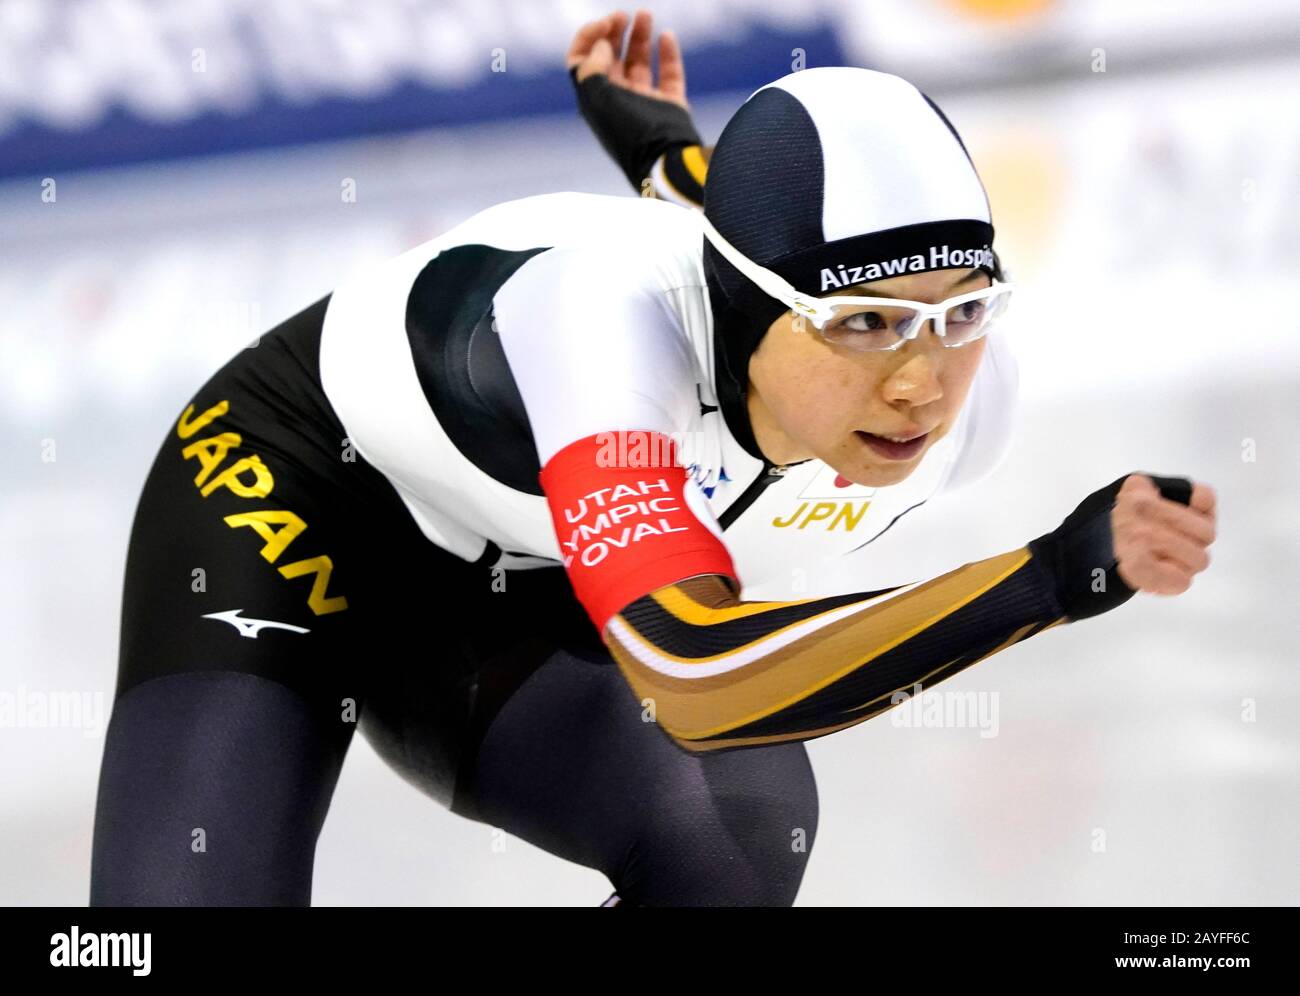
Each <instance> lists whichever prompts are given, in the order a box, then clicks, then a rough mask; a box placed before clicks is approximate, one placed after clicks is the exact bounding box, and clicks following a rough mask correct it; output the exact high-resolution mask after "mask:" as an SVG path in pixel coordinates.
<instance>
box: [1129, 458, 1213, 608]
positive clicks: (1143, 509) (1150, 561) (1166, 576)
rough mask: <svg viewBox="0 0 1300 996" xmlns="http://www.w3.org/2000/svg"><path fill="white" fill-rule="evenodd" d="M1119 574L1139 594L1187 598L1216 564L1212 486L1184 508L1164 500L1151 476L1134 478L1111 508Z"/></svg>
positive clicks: (1200, 488)
mask: <svg viewBox="0 0 1300 996" xmlns="http://www.w3.org/2000/svg"><path fill="white" fill-rule="evenodd" d="M1110 522H1111V537H1112V542H1113V543H1114V547H1115V557H1116V561H1117V563H1116V570H1117V571H1118V572H1119V576H1120V577H1121V578H1122V579H1123V581H1124V583H1125V584H1126V585H1128V586H1129V587H1130V588H1132V589H1133V590H1134V591H1149V592H1153V593H1155V594H1157V595H1181V594H1182V593H1183V592H1185V591H1186V590H1187V589H1188V588H1190V587H1191V586H1192V577H1193V576H1194V575H1197V574H1199V573H1201V571H1203V570H1205V568H1207V567H1208V566H1209V565H1210V555H1209V553H1208V550H1209V546H1210V544H1211V543H1213V542H1214V534H1215V495H1214V489H1212V488H1211V487H1210V486H1209V485H1207V484H1194V485H1193V486H1192V494H1191V500H1190V501H1189V502H1188V504H1186V505H1183V504H1181V503H1180V502H1176V501H1170V500H1169V499H1168V498H1164V497H1162V496H1161V494H1160V492H1159V490H1158V489H1157V488H1156V486H1155V483H1154V482H1153V481H1152V480H1151V478H1149V477H1147V476H1146V475H1145V474H1130V475H1129V476H1128V477H1127V478H1125V479H1124V483H1123V484H1122V485H1121V486H1120V489H1119V493H1118V494H1117V495H1116V496H1115V507H1114V508H1113V509H1111V513H1110Z"/></svg>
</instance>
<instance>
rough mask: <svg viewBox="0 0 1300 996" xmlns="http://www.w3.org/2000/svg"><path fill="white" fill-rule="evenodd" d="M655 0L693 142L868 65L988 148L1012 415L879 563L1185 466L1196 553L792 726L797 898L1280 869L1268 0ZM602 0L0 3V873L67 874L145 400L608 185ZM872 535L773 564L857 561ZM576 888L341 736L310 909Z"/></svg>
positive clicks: (1024, 522)
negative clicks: (990, 445)
mask: <svg viewBox="0 0 1300 996" xmlns="http://www.w3.org/2000/svg"><path fill="white" fill-rule="evenodd" d="M650 9H651V10H652V11H653V13H654V14H655V17H656V30H659V29H662V28H664V27H671V28H673V29H674V30H675V31H676V32H677V33H678V36H679V38H680V39H681V42H682V45H683V48H684V51H685V57H686V68H687V85H688V94H689V97H690V99H691V102H692V106H693V108H694V110H695V116H696V121H697V124H698V126H699V128H700V131H701V133H702V134H703V135H704V137H705V140H706V141H707V142H709V143H712V141H714V140H715V139H716V137H717V135H718V134H719V132H720V130H721V128H722V125H723V124H724V123H725V121H726V119H727V118H728V116H729V115H730V114H731V113H732V112H733V111H734V110H735V109H736V107H738V106H739V104H740V103H741V102H742V101H743V100H744V98H745V97H746V96H747V95H748V94H749V93H750V92H752V90H754V89H755V88H757V87H758V86H761V85H762V84H764V83H766V82H769V81H770V80H772V79H775V78H777V77H780V76H782V75H785V74H786V73H788V72H790V71H791V70H792V69H794V68H799V67H801V66H820V65H838V64H849V65H859V66H866V67H869V68H877V69H884V70H888V71H892V72H897V73H899V74H901V75H904V76H906V77H908V78H909V79H911V80H912V81H913V82H915V83H916V84H917V85H919V86H920V87H921V88H922V89H924V90H925V91H926V92H927V93H928V94H929V95H930V96H931V97H933V98H934V99H935V100H936V101H937V102H939V104H940V105H941V106H942V107H943V108H944V110H945V111H946V112H947V114H948V115H949V117H950V118H952V120H953V121H954V123H955V124H956V126H957V127H958V129H960V131H961V133H962V135H963V137H964V139H965V140H966V143H967V145H968V147H969V149H970V151H971V153H972V155H973V157H974V159H975V162H976V164H977V166H978V168H979V169H980V172H981V174H982V175H983V177H984V179H985V181H986V184H987V186H988V188H989V191H990V196H991V198H992V201H993V211H994V222H995V224H996V226H997V230H998V238H999V245H1000V247H1002V249H1003V251H1004V253H1005V255H1006V257H1007V258H1008V261H1009V262H1010V264H1011V266H1012V268H1013V270H1014V275H1015V277H1016V279H1017V281H1018V283H1019V285H1020V290H1019V293H1018V298H1017V301H1016V304H1015V307H1014V309H1013V312H1012V316H1011V317H1009V318H1008V320H1007V324H1006V326H1005V327H1004V328H1002V329H1000V330H999V332H998V333H997V334H1005V335H1008V336H1011V337H1012V338H1013V339H1014V341H1015V344H1016V350H1017V353H1018V355H1019V357H1020V376H1021V394H1022V397H1021V412H1020V428H1019V435H1018V438H1017V440H1016V442H1015V445H1014V447H1013V449H1012V451H1011V453H1010V455H1009V457H1008V459H1007V460H1006V462H1005V463H1004V464H1003V465H1002V467H1001V468H1000V469H999V470H998V471H997V472H996V473H995V474H994V475H993V476H992V477H990V478H988V479H987V480H986V481H984V482H983V483H982V484H980V485H978V486H977V487H975V488H973V489H971V490H970V491H968V492H964V493H962V494H961V496H960V498H959V499H957V500H953V501H949V502H947V503H946V504H943V505H942V506H941V505H939V504H938V503H934V504H932V505H930V506H927V507H925V508H923V509H921V510H919V512H918V513H917V514H924V515H925V516H926V517H927V519H926V521H927V524H928V526H929V528H928V529H927V530H925V535H926V537H927V539H926V540H925V542H924V543H922V544H921V545H919V546H918V545H915V543H916V541H915V534H916V532H917V531H916V530H914V531H913V532H912V533H910V534H909V536H912V537H913V545H909V547H908V549H906V550H903V551H898V550H895V551H893V552H892V553H891V552H890V551H889V550H888V548H887V546H882V544H886V543H887V541H888V540H889V539H890V537H889V536H886V537H884V538H883V539H882V540H881V541H880V543H879V544H875V545H873V546H872V547H871V548H869V549H870V550H872V551H874V552H873V556H876V557H886V556H891V557H896V558H901V559H900V561H898V562H902V563H905V564H906V565H907V571H908V574H909V576H908V577H906V578H899V579H897V580H899V581H907V580H913V579H915V578H920V577H928V576H933V575H935V574H937V573H941V572H943V571H946V570H950V569H952V568H953V567H956V566H958V565H960V564H962V563H966V562H968V561H970V560H974V559H979V558H982V557H986V556H990V555H992V554H994V553H998V552H1001V551H1004V550H1007V549H1011V548H1013V547H1015V546H1019V545H1022V544H1023V543H1024V542H1026V541H1027V540H1029V539H1030V538H1032V537H1034V536H1036V535H1039V534H1040V533H1042V532H1045V531H1047V530H1048V529H1051V528H1053V527H1054V526H1055V525H1056V524H1057V523H1059V521H1060V520H1061V519H1062V518H1063V517H1064V516H1065V514H1066V513H1068V512H1069V511H1070V510H1071V509H1073V508H1074V506H1075V505H1076V504H1077V503H1078V502H1079V501H1080V500H1081V499H1082V498H1083V497H1084V496H1085V495H1087V494H1088V493H1090V492H1091V491H1094V490H1096V489H1097V488H1099V487H1101V486H1102V485H1104V484H1106V483H1108V482H1109V481H1111V480H1114V479H1115V478H1116V477H1118V476H1120V475H1121V474H1124V473H1126V472H1130V471H1133V470H1146V471H1150V472H1153V473H1165V474H1176V475H1180V476H1189V477H1192V478H1194V479H1197V480H1201V481H1206V482H1208V483H1210V484H1211V485H1213V486H1214V487H1215V488H1216V489H1217V491H1218V495H1219V502H1220V529H1219V538H1218V541H1217V543H1216V545H1215V547H1214V548H1213V555H1214V563H1213V565H1212V567H1211V568H1210V570H1209V571H1208V572H1207V573H1205V574H1203V575H1201V576H1200V577H1199V578H1198V579H1197V581H1196V583H1195V586H1194V587H1193V589H1192V590H1191V591H1190V592H1189V593H1188V594H1186V595H1184V596H1182V597H1179V598H1176V599H1167V598H1159V597H1155V596H1138V597H1137V598H1135V599H1134V600H1133V601H1132V602H1130V603H1129V604H1128V605H1127V606H1125V607H1124V608H1123V609H1122V610H1120V611H1117V612H1114V613H1111V614H1109V615H1106V616H1103V617H1101V618H1098V619H1094V620H1090V621H1087V622H1084V623H1081V624H1078V625H1075V626H1068V627H1061V628H1058V629H1055V630H1053V631H1051V632H1049V633H1046V634H1043V635H1041V636H1039V637H1037V638H1035V639H1033V640H1030V641H1028V642H1026V643H1023V644H1020V645H1018V646H1016V647H1014V648H1012V649H1011V650H1009V651H1007V652H1004V653H1002V654H1000V655H998V656H997V657H995V658H993V659H990V660H987V661H984V662H982V663H980V664H979V665H977V666H976V667H974V668H971V669H970V670H968V671H966V672H964V673H963V674H961V675H959V676H958V677H957V678H955V679H952V680H951V681H949V682H946V683H944V684H943V685H941V686H939V688H938V690H937V692H936V694H937V695H938V696H939V698H937V699H936V700H935V703H934V709H933V710H928V712H927V713H922V712H919V711H916V710H913V711H912V712H905V710H904V709H899V710H895V712H894V713H887V714H886V715H884V716H882V717H879V718H877V719H875V720H873V721H871V722H868V723H865V724H863V725H861V726H858V727H855V728H853V729H851V730H849V731H845V732H843V733H839V734H836V735H834V736H832V737H828V738H823V739H820V740H817V741H813V742H811V743H810V744H809V751H810V753H811V756H812V760H813V765H814V768H815V770H816V774H817V779H818V783H819V786H820V789H821V824H820V830H819V833H818V838H817V842H816V846H815V848H814V850H813V855H812V859H811V862H810V865H809V870H808V874H807V876H806V878H805V880H804V885H803V890H802V892H801V894H800V897H799V904H800V905H822V904H825V905H858V904H1012V903H1027V904H1048V905H1055V904H1080V905H1092V904H1107V905H1109V904H1115V905H1128V904H1155V905H1163V904H1193V905H1201V904H1205V905H1217V904H1287V905H1292V904H1295V903H1296V901H1297V898H1298V897H1300V862H1297V860H1296V842H1297V840H1298V839H1300V785H1298V778H1297V773H1298V771H1300V682H1298V681H1297V670H1296V669H1297V661H1296V656H1295V653H1294V647H1295V639H1296V635H1297V626H1296V608H1297V591H1300V567H1298V566H1297V565H1298V564H1300V528H1298V527H1297V524H1296V523H1297V519H1296V514H1297V513H1296V511H1295V509H1296V495H1297V494H1300V461H1297V451H1298V449H1300V448H1298V447H1297V443H1296V433H1297V431H1298V430H1300V307H1298V306H1297V303H1296V302H1295V301H1292V300H1289V299H1287V298H1286V297H1285V294H1286V293H1287V292H1290V291H1292V290H1294V288H1295V286H1296V276H1297V273H1300V182H1298V181H1300V115H1297V113H1296V108H1297V107H1300V12H1298V11H1297V8H1296V5H1295V3H1294V0H1237V2H1235V3H1232V4H1224V3H1221V2H1207V0H1184V2H1182V3H1178V4H1170V3H1166V2H1163V0H852V2H851V0H840V2H830V0H804V2H801V3H799V4H790V3H786V2H768V0H732V2H714V3H705V4H701V3H697V2H686V0H662V2H659V3H656V4H654V5H652V6H651V7H650ZM608 11H609V8H607V7H606V6H604V5H603V4H599V3H587V2H577V0H569V2H564V0H530V2H523V0H463V2H452V0H441V2H439V0H427V2H416V0H406V2H378V0H375V2H370V3H366V4H361V3H343V2H309V0H293V2H289V0H227V2H221V0H204V2H194V0H191V2H184V3H182V2H149V0H82V2H66V0H0V239H2V242H0V357H2V362H0V426H2V427H3V434H2V436H0V440H2V445H3V447H4V458H3V460H0V536H2V537H3V540H4V555H3V557H0V613H3V627H4V640H3V642H2V644H0V903H6V904H16V905H46V904H70V905H84V903H85V902H86V900H87V896H88V876H89V867H90V848H91V828H92V822H91V821H92V816H93V809H94V799H95V787H96V780H97V777H98V770H99V760H100V752H101V750H102V746H103V734H104V728H105V726H106V724H107V722H108V716H109V711H110V709H111V703H112V690H113V686H114V681H115V671H116V654H117V630H118V618H117V614H118V610H119V600H120V595H121V582H122V572H123V564H124V557H125V551H126V544H127V538H128V533H129V529H130V525H131V517H132V513H133V510H134V506H135V502H136V499H137V496H138V494H139V490H140V487H141V485H142V483H143V480H144V477H145V474H146V471H147V469H148V466H149V464H150V462H151V461H152V458H153V455H154V452H155V450H156V448H157V446H158V445H159V443H160V442H161V440H162V438H163V436H164V434H166V433H167V432H169V431H170V429H171V426H172V424H173V422H174V420H175V417H176V413H177V412H178V411H179V410H180V409H181V407H182V406H183V404H184V403H185V401H186V400H187V399H188V398H189V397H190V395H191V394H192V393H193V391H194V390H195V389H196V388H197V387H198V386H199V385H200V384H201V383H202V382H203V381H204V380H205V379H206V378H207V377H208V376H209V375H210V374H211V373H212V372H213V371H214V370H215V369H216V368H217V367H218V366H220V365H221V363H223V362H224V361H225V360H226V359H227V358H229V357H230V356H231V355H233V354H234V353H235V352H236V351H238V350H239V349H240V348H241V347H242V346H243V345H245V344H246V343H247V342H248V341H249V340H250V339H252V338H254V337H255V336H257V335H258V334H259V333H261V332H262V331H265V330H266V329H268V328H270V327H271V326H272V325H274V324H276V323H277V322H279V321H280V320H281V319H283V318H285V317H287V316H288V315H290V314H292V313H294V312H296V311H297V310H299V309H300V308H301V307H303V306H304V305H306V304H307V303H309V302H311V301H314V300H316V299H317V298H318V297H320V296H321V295H323V294H325V293H326V292H328V291H329V290H330V289H331V288H332V287H334V286H335V285H336V284H337V283H338V282H339V281H340V280H341V279H342V278H343V277H344V276H346V275H347V274H348V273H349V272H350V271H351V270H352V269H353V268H354V267H356V266H358V265H360V264H363V263H366V262H368V261H371V260H375V259H379V258H383V257H386V256H390V255H394V254H397V253H399V252H401V251H403V250H405V249H407V248H409V247H411V246H412V245H415V244H417V243H419V242H421V241H423V240H426V239H429V238H431V237H433V236H434V235H436V234H438V233H439V232H441V231H443V230H444V229H446V228H448V227H450V226H451V225H453V224H455V223H456V222H458V221H460V220H462V219H463V218H465V217H467V216H468V215H470V214H472V213H473V212H475V211H476V210H478V209H480V208H483V207H486V206H487V205H490V204H492V203H495V202H498V201H501V200H505V199H509V198H512V197H518V196H523V195H527V194H533V193H540V192H545V191H552V190H566V189H567V190H587V191H595V192H604V193H626V194H627V195H628V196H632V192H631V190H630V188H628V187H627V185H626V183H625V181H624V180H623V178H622V176H621V174H619V173H618V172H617V170H616V168H615V167H614V165H613V164H612V163H611V162H610V161H609V160H608V159H607V158H606V157H605V156H604V154H603V153H602V151H601V150H600V148H599V147H598V145H597V144H596V142H595V140H594V139H593V138H592V136H591V135H590V134H589V133H588V131H587V130H586V128H585V126H584V125H583V124H582V123H581V121H580V120H579V118H578V116H577V113H576V110H575V106H574V102H573V96H572V91H571V87H570V83H569V80H568V78H567V75H566V74H565V71H564V54H565V51H566V49H567V47H568V44H569V41H570V39H571V37H572V35H573V33H574V32H575V30H576V29H577V28H578V26H579V25H580V24H581V23H583V22H584V21H587V20H590V19H593V18H596V17H599V16H601V15H603V14H605V13H607V12H608ZM888 140H889V137H888V136H882V141H888ZM349 182H350V183H351V185H352V188H353V189H354V190H355V199H353V200H349V199H347V198H345V197H344V196H342V193H341V192H342V191H343V190H344V189H345V187H347V185H348V184H349ZM867 570H868V568H866V567H864V566H863V565H862V564H853V563H851V562H845V563H844V564H841V565H837V567H836V569H835V570H834V572H833V573H828V574H827V575H826V576H824V577H823V576H819V577H817V578H812V579H801V580H800V583H801V584H806V589H805V591H808V590H827V591H829V590H858V589H860V588H861V587H862V586H863V584H862V577H863V576H864V573H865V572H866V571H867ZM757 594H780V592H762V593H757ZM945 696H946V697H945ZM963 702H964V703H967V704H968V705H969V704H971V703H973V704H974V705H975V707H976V711H975V712H974V713H969V714H967V715H966V717H965V718H964V719H963V718H961V717H960V716H956V715H950V714H949V713H950V712H951V709H952V707H954V706H955V705H959V704H961V703H963ZM945 710H947V712H945ZM926 715H929V720H927V719H926ZM906 717H910V721H908V722H904V718H906ZM945 717H946V718H945ZM608 892H609V887H608V885H607V884H606V882H605V880H604V879H603V877H602V876H600V875H599V874H598V873H596V872H594V871H591V870H588V869H585V868H582V867H580V866H577V865H573V864H570V863H567V862H565V861H562V860H561V859H559V858H555V857H552V856H550V855H548V854H546V853H545V852H542V851H540V850H538V849H536V848H533V847H531V846H530V845H528V844H526V843H523V842H522V841H519V840H517V839H514V838H511V837H505V838H498V837H494V832H493V830H492V829H491V828H489V827H487V826H484V825H482V824H477V823H471V822H469V821H466V820H464V819H462V818H460V817H457V816H454V815H452V814H450V813H448V812H447V811H445V810H443V809H441V808H439V807H438V806H437V805H436V804H435V803H433V802H432V801H431V800H429V799H427V798H425V797H424V796H422V795H420V794H419V792H417V791H416V790H415V789H414V788H412V787H411V786H409V785H407V784H406V783H405V782H403V781H402V780H401V779H400V778H398V777H397V776H396V775H395V774H393V773H392V772H390V771H389V770H388V769H387V768H386V767H385V766H384V765H383V763H382V762H381V761H380V760H379V759H378V758H377V756H376V755H375V754H374V752H373V751H372V750H371V748H370V746H369V744H367V743H366V742H365V740H364V739H363V738H361V737H356V738H355V739H354V741H353V747H352V750H351V753H350V754H349V757H348V760H347V763H346V765H345V767H344V770H343V775H342V778H341V781H340V783H339V786H338V790H337V792H336V794H335V797H334V803H333V807H332V809H331V812H330V815H329V818H328V820H327V821H326V824H325V828H324V832H323V834H322V837H321V841H320V846H319V849H318V852H317V861H316V874H315V891H314V902H315V903H316V904H318V905H342V904H357V905H370V904H375V905H378V904H396V905H404V904H433V905H442V904H464V905H494V904H504V905H513V904H560V905H575V906H584V905H585V906H593V905H595V904H597V903H598V902H600V901H601V900H602V899H603V898H604V897H605V896H606V895H608Z"/></svg>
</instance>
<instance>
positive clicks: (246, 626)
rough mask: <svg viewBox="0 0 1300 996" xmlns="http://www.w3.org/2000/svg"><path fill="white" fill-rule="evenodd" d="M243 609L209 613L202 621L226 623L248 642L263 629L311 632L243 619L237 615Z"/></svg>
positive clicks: (276, 623)
mask: <svg viewBox="0 0 1300 996" xmlns="http://www.w3.org/2000/svg"><path fill="white" fill-rule="evenodd" d="M243 611H244V610H243V609H228V610H226V611H225V612H209V613H208V614H207V615H206V616H204V617H203V618H204V619H220V620H221V621H222V622H228V623H230V625H232V626H234V627H235V629H237V630H239V635H240V636H246V637H248V638H249V639H250V640H256V639H257V634H258V633H259V632H261V631H262V630H264V629H287V630H289V631H290V632H292V633H310V632H311V630H309V629H303V628H302V627H301V626H290V625H289V624H288V623H282V622H275V621H273V620H271V619H243V618H241V617H240V615H239V613H241V612H243Z"/></svg>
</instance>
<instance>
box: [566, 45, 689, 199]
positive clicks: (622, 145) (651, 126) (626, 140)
mask: <svg viewBox="0 0 1300 996" xmlns="http://www.w3.org/2000/svg"><path fill="white" fill-rule="evenodd" d="M569 78H570V79H571V80H573V87H574V89H575V90H577V92H578V111H579V113H581V114H582V117H583V120H585V121H586V122H587V124H588V126H590V128H591V130H592V131H593V132H594V133H595V135H596V138H597V139H599V140H600V144H601V145H602V146H603V147H604V149H605V151H606V152H608V153H609V154H610V155H611V156H612V157H613V159H614V162H616V163H618V168H619V169H621V170H622V171H623V175H624V176H626V177H627V179H628V182H629V183H631V184H632V186H633V187H635V188H636V189H637V191H638V193H639V192H640V190H641V181H642V180H644V179H645V178H646V177H647V176H649V175H650V169H651V167H652V166H654V164H655V161H656V160H657V159H658V158H659V157H660V156H662V155H663V154H664V153H665V152H667V151H668V150H669V149H675V148H679V147H684V146H687V145H700V144H702V143H701V141H700V133H699V132H697V131H696V130H695V125H693V124H692V123H691V115H690V113H689V112H688V111H687V110H686V108H684V107H682V106H681V105H679V104H674V103H673V102H672V101H669V100H658V99H656V98H655V97H647V96H645V95H644V94H640V93H633V92H632V91H631V90H627V89H625V88H623V87H621V86H617V85H616V84H614V83H612V82H610V79H609V77H608V76H606V75H605V74H604V73H593V74H592V75H591V76H588V77H587V78H586V79H585V80H583V81H582V82H581V83H579V82H578V67H577V66H574V67H573V68H572V69H570V70H569Z"/></svg>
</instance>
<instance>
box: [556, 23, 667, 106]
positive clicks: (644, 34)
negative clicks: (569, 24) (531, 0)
mask: <svg viewBox="0 0 1300 996" xmlns="http://www.w3.org/2000/svg"><path fill="white" fill-rule="evenodd" d="M627 23H628V19H627V14H625V13H623V12H622V11H614V13H612V14H607V15H605V16H604V17H602V18H600V19H599V20H596V21H590V22H588V23H587V24H584V25H583V26H582V27H581V28H579V29H578V33H577V34H576V35H574V36H573V42H572V43H571V44H570V45H569V51H568V54H567V56H566V58H565V66H566V67H567V68H568V69H570V70H572V69H573V68H574V67H575V66H576V67H577V76H576V82H579V83H581V82H582V81H583V80H585V79H586V78H587V77H588V76H593V75H596V74H598V73H599V74H604V75H605V76H608V77H609V81H610V82H611V83H613V84H614V85H615V86H619V87H622V88H623V89H624V90H629V91H631V92H632V93H639V94H641V95H642V96H643V97H652V98H654V99H656V100H664V101H668V102H669V103H673V104H676V105H677V106H679V107H682V108H685V109H687V110H689V109H690V108H689V106H688V105H687V103H686V69H685V67H684V65H683V63H682V50H681V46H680V45H678V44H677V36H676V35H674V34H673V33H672V31H664V32H661V33H660V35H659V82H658V84H656V83H655V81H654V75H653V73H652V72H651V68H650V51H651V38H652V37H653V36H654V30H653V29H654V19H653V17H652V16H651V14H650V12H649V11H648V10H638V11H637V12H636V16H635V17H634V18H633V19H632V33H631V34H630V35H629V36H628V40H627V51H626V52H623V32H624V31H625V30H626V29H627Z"/></svg>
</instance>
